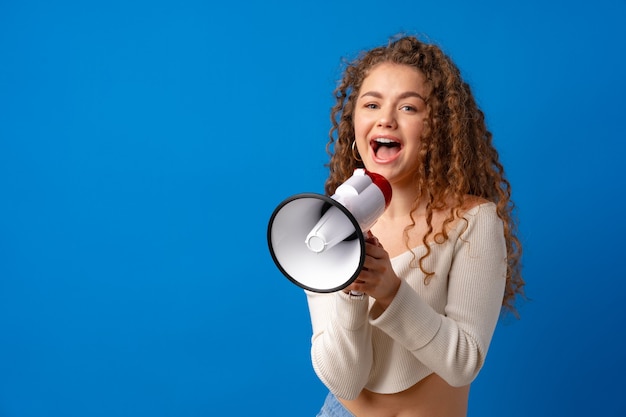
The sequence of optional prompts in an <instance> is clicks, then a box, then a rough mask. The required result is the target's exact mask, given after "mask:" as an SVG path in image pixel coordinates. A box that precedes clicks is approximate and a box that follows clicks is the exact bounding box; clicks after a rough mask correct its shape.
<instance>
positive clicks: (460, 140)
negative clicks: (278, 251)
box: [307, 37, 524, 417]
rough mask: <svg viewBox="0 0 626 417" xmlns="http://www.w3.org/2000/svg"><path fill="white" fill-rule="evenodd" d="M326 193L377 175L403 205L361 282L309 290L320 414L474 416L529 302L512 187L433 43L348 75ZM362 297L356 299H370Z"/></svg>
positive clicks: (366, 57) (373, 245)
mask: <svg viewBox="0 0 626 417" xmlns="http://www.w3.org/2000/svg"><path fill="white" fill-rule="evenodd" d="M335 96H336V104H335V105H334V107H333V109H332V113H331V116H332V121H333V127H332V129H331V131H330V142H329V144H328V150H329V153H330V155H331V160H330V164H329V167H330V176H329V178H328V180H327V182H326V193H327V194H328V195H332V194H334V191H335V189H336V188H337V187H338V186H339V185H340V184H341V183H342V182H344V181H345V180H346V179H347V178H349V177H350V176H351V175H352V173H353V171H354V169H355V168H357V167H365V168H366V169H367V170H369V171H371V172H375V173H378V174H381V175H383V176H384V177H385V178H386V179H387V180H388V181H389V182H390V184H391V186H392V191H393V197H392V199H391V203H390V205H389V207H388V208H387V210H386V211H385V213H384V214H383V215H382V216H381V217H380V218H379V220H378V221H377V223H376V224H375V225H374V226H373V227H372V229H371V233H370V234H369V239H368V242H367V245H366V246H367V247H366V260H365V264H364V268H363V271H362V272H361V273H360V275H359V276H358V278H357V279H356V280H355V281H354V282H353V283H352V284H351V285H350V286H348V287H347V288H345V289H344V290H343V291H338V292H336V293H331V294H319V293H312V292H307V299H308V303H309V309H310V313H311V320H312V324H313V337H312V349H311V357H312V363H313V367H314V369H315V371H316V373H317V375H318V376H319V378H320V379H321V380H322V382H323V383H324V384H325V385H326V386H327V387H328V388H329V390H330V393H329V395H328V397H327V399H326V402H325V404H324V406H323V408H322V410H321V411H320V414H319V415H318V416H333V417H340V416H356V417H392V416H393V417H421V416H428V417H432V416H454V417H456V416H465V415H466V414H467V404H468V395H469V386H470V383H471V382H472V381H473V380H474V378H475V377H476V375H477V374H478V372H479V370H480V368H481V367H482V365H483V363H484V361H485V356H486V354H487V349H488V347H489V343H490V341H491V337H492V335H493V331H494V329H495V326H496V322H497V320H498V317H499V315H500V312H501V309H502V307H504V308H506V309H509V310H511V311H513V312H514V313H515V309H514V307H513V302H514V300H515V298H516V295H517V294H522V293H523V291H522V288H523V286H524V281H523V280H522V278H521V274H520V262H519V260H520V256H521V246H520V242H519V241H518V239H517V237H516V224H515V221H514V219H513V217H512V213H511V211H512V209H513V203H512V201H511V199H510V194H511V192H510V186H509V183H508V182H507V180H506V179H505V176H504V171H503V168H502V165H501V164H500V162H499V160H498V154H497V152H496V150H495V149H494V147H493V145H492V141H491V133H490V132H489V131H488V130H487V128H486V126H485V121H484V115H483V113H482V112H481V110H480V109H479V108H478V107H477V105H476V102H475V100H474V98H473V96H472V93H471V91H470V88H469V86H468V85H467V84H466V83H465V82H464V81H463V80H462V79H461V76H460V73H459V70H458V69H457V68H456V66H455V65H454V64H453V63H452V61H451V60H450V59H449V58H448V57H447V56H446V55H445V54H443V52H442V51H441V50H440V49H439V48H438V47H437V46H434V45H429V44H426V43H423V42H421V41H420V40H418V39H417V38H414V37H402V38H398V39H394V40H391V41H390V42H389V44H388V45H387V46H384V47H378V48H375V49H373V50H370V51H368V52H366V53H364V54H362V55H361V56H360V57H359V58H357V59H356V60H354V61H353V62H351V63H349V64H348V65H347V67H346V68H345V71H344V75H343V78H342V80H341V82H340V83H339V85H338V87H337V89H336V91H335ZM359 293H361V294H362V295H360V296H359V295H353V294H359Z"/></svg>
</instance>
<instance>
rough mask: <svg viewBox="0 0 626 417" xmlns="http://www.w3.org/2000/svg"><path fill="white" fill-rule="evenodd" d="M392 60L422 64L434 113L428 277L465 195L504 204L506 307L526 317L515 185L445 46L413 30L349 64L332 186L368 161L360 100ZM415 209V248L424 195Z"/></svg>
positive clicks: (426, 139)
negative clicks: (439, 217) (358, 123)
mask: <svg viewBox="0 0 626 417" xmlns="http://www.w3.org/2000/svg"><path fill="white" fill-rule="evenodd" d="M387 62H390V63H395V64H403V65H409V66H411V67H413V68H416V69H417V70H419V71H421V72H422V73H423V74H424V75H425V78H426V80H427V81H426V90H427V97H426V104H427V110H426V114H427V115H426V119H425V125H424V131H423V133H422V137H421V143H422V148H421V152H420V155H419V158H420V161H419V162H420V163H419V164H418V165H419V167H420V168H419V169H418V170H417V172H415V174H414V177H415V183H416V187H417V191H418V193H417V195H418V196H420V197H419V198H420V199H422V198H425V199H426V201H427V205H426V222H427V230H428V231H427V233H426V235H425V236H424V237H423V243H424V246H425V247H426V249H427V252H426V253H425V254H424V255H423V256H422V257H421V258H420V259H419V262H418V263H419V268H420V269H421V270H422V272H423V273H424V274H425V282H426V283H428V280H429V279H430V278H431V276H432V275H434V273H432V272H429V271H426V270H425V268H424V259H425V258H427V257H428V256H429V255H430V253H431V249H430V246H429V245H428V244H427V241H428V239H429V238H431V237H432V238H434V239H435V241H436V242H443V241H445V240H446V239H447V238H448V236H447V234H446V231H445V230H446V228H445V226H446V225H448V224H450V223H451V222H452V221H454V219H455V217H456V215H458V213H459V212H460V210H461V208H462V205H463V202H464V198H465V196H467V195H473V196H478V197H482V198H484V199H486V200H489V201H491V202H494V203H495V204H496V207H497V213H498V216H499V217H500V219H502V221H503V224H504V236H505V240H506V248H507V274H506V288H505V294H504V299H503V302H502V306H503V310H508V311H510V312H512V313H513V314H515V315H516V317H519V315H518V313H517V310H516V308H515V306H514V302H515V299H516V296H517V295H521V296H523V295H524V291H523V287H524V280H523V278H522V275H521V255H522V246H521V243H520V240H519V239H518V237H517V220H516V219H515V217H514V214H513V211H514V208H515V205H514V203H513V201H512V200H511V186H510V184H509V182H508V180H507V179H506V178H505V175H504V168H503V166H502V164H501V163H500V161H499V157H498V153H497V151H496V149H495V148H494V146H493V144H492V134H491V132H490V131H489V130H487V127H486V123H485V117H484V114H483V112H482V111H481V110H480V109H479V108H478V105H477V104H476V101H475V99H474V97H473V95H472V92H471V90H470V86H469V85H468V84H467V83H466V82H464V81H463V79H462V77H461V73H460V71H459V69H458V68H457V67H456V65H455V64H454V63H453V62H452V60H451V59H450V58H449V57H448V56H447V55H446V54H444V52H443V51H442V50H441V49H440V48H439V47H438V46H436V45H433V44H427V43H425V42H422V41H420V40H419V39H417V38H416V37H413V36H402V37H393V38H391V39H390V40H389V43H388V44H387V45H386V46H380V47H377V48H374V49H372V50H370V51H366V52H362V53H361V54H360V55H359V56H358V57H357V58H356V59H354V60H353V61H351V62H346V63H345V68H344V71H343V77H342V79H341V80H340V82H339V83H338V86H337V88H336V89H335V91H334V96H335V104H334V105H333V107H332V109H331V114H330V117H331V123H332V127H331V129H330V132H329V138H330V140H329V142H328V144H327V146H326V150H327V152H328V154H329V155H330V162H329V163H328V164H327V166H328V168H329V170H330V173H329V177H328V179H327V180H326V184H325V192H326V193H327V194H328V195H332V194H334V192H335V190H336V188H337V187H338V186H339V185H340V184H341V183H343V182H344V181H345V180H346V179H347V178H349V177H350V176H351V175H352V174H353V172H354V169H355V168H358V167H361V165H360V162H359V161H358V160H356V159H355V157H354V156H353V150H352V148H351V145H352V142H353V141H354V139H355V135H354V124H353V119H352V117H353V114H354V108H355V102H356V99H357V95H358V92H359V90H360V88H361V85H362V83H363V80H364V79H365V77H367V75H368V73H369V71H370V70H371V69H372V68H373V67H375V66H376V65H378V64H381V63H387ZM413 207H414V209H413V213H412V215H411V219H412V224H410V225H408V226H407V228H406V229H405V232H404V239H405V243H406V244H407V248H408V240H409V237H408V236H409V235H408V231H409V230H410V229H411V228H412V227H413V226H415V224H416V222H415V219H414V217H413V214H414V212H415V209H416V208H417V200H416V201H415V202H414V205H413ZM444 209H446V210H447V211H448V214H447V217H446V220H445V221H444V227H443V228H442V230H441V231H438V232H437V233H435V232H434V231H433V225H432V219H433V212H434V211H436V210H444ZM408 249H410V248H408Z"/></svg>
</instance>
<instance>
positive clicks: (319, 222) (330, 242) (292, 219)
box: [267, 169, 391, 292]
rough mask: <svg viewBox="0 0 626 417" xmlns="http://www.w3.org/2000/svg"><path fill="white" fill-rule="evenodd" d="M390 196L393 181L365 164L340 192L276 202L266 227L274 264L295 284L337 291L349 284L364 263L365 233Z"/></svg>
mask: <svg viewBox="0 0 626 417" xmlns="http://www.w3.org/2000/svg"><path fill="white" fill-rule="evenodd" d="M390 201H391V185H390V184H389V182H388V181H387V180H386V179H385V178H384V177H383V176H381V175H379V174H375V173H373V172H369V171H366V170H364V169H356V170H355V171H354V174H353V175H352V176H351V177H350V178H348V180H347V181H345V182H344V183H343V184H341V185H340V186H339V187H337V190H336V191H335V194H333V195H332V197H328V196H325V195H322V194H314V193H303V194H296V195H294V196H292V197H289V198H287V199H286V200H284V201H283V202H282V203H280V204H279V205H278V207H276V209H275V210H274V212H273V213H272V216H271V218H270V222H269V225H268V229H267V240H268V245H269V249H270V253H271V255H272V259H273V260H274V263H275V264H276V266H277V267H278V269H279V270H280V271H281V272H282V273H283V275H285V276H286V277H287V278H288V279H289V280H291V281H292V282H293V283H295V284H296V285H298V286H300V287H302V288H304V289H307V290H310V291H314V292H334V291H339V290H341V289H343V288H345V287H347V286H348V285H350V284H351V283H352V282H353V281H354V280H355V279H356V277H357V276H358V275H359V273H360V271H361V269H362V268H363V263H364V262H365V237H364V233H365V232H367V231H368V230H369V229H370V228H371V227H372V226H373V225H374V223H376V220H378V218H379V217H380V216H381V215H382V214H383V213H384V211H385V209H386V208H387V206H388V205H389V202H390Z"/></svg>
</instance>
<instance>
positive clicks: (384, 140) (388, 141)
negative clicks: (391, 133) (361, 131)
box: [376, 138, 395, 143]
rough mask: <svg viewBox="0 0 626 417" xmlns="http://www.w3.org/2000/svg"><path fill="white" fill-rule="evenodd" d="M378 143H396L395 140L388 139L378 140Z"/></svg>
mask: <svg viewBox="0 0 626 417" xmlns="http://www.w3.org/2000/svg"><path fill="white" fill-rule="evenodd" d="M376 142H378V143H395V141H394V140H391V139H387V138H377V139H376Z"/></svg>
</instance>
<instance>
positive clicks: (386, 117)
mask: <svg viewBox="0 0 626 417" xmlns="http://www.w3.org/2000/svg"><path fill="white" fill-rule="evenodd" d="M378 127H384V128H388V129H395V128H396V127H397V124H396V117H395V115H394V114H393V112H392V111H386V112H382V113H381V115H380V118H379V119H378Z"/></svg>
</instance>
